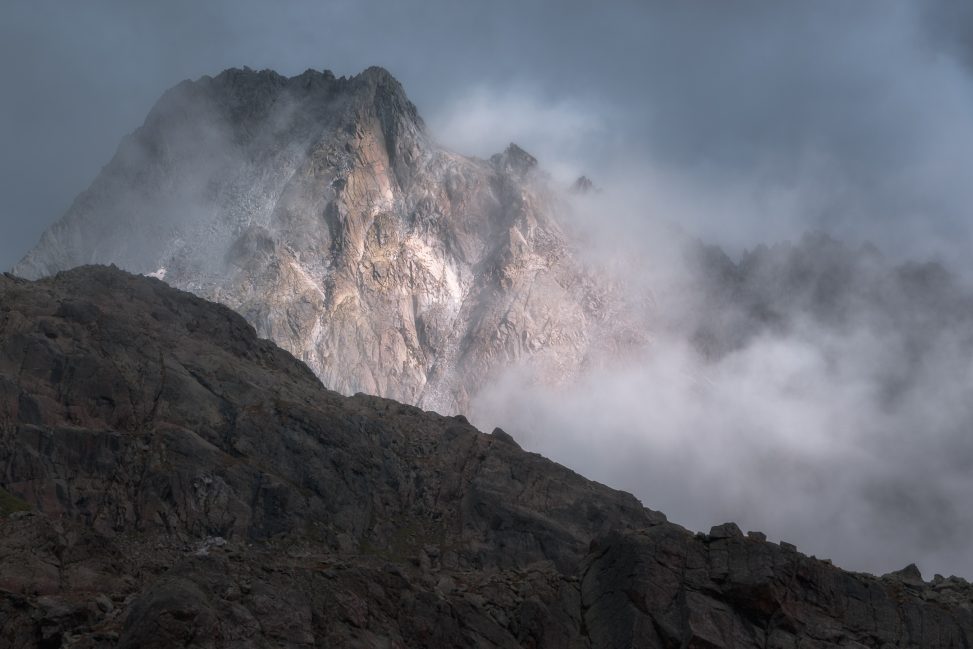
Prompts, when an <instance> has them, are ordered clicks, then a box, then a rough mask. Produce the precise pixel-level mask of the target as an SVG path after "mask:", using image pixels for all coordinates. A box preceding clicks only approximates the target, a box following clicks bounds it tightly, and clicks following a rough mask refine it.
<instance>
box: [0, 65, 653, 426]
mask: <svg viewBox="0 0 973 649" xmlns="http://www.w3.org/2000/svg"><path fill="white" fill-rule="evenodd" d="M536 166H537V161H536V160H535V159H534V158H533V157H531V156H530V155H529V154H528V153H526V152H524V151H523V150H521V149H520V148H519V147H517V146H516V145H511V146H510V147H509V148H508V149H507V150H506V151H505V152H504V153H502V154H498V155H496V156H494V157H493V158H492V159H490V160H489V161H486V160H478V159H473V158H467V157H464V156H461V155H457V154H455V153H452V152H450V151H447V150H445V149H443V148H441V147H439V146H437V145H436V144H435V143H434V142H433V141H432V140H431V139H430V137H429V136H428V135H427V133H426V131H425V129H424V126H423V123H422V120H421V119H420V117H419V116H418V114H417V112H416V109H415V107H414V106H413V105H412V104H411V103H410V102H409V100H408V99H407V97H406V96H405V93H404V92H403V90H402V88H401V86H400V85H399V83H398V82H397V81H396V80H395V79H393V78H392V77H391V76H390V75H389V74H388V72H386V71H384V70H382V69H380V68H370V69H368V70H366V71H365V72H363V73H361V74H360V75H358V76H355V77H352V78H344V77H341V78H335V77H334V75H332V74H331V73H330V72H327V71H325V72H323V73H321V72H315V71H312V70H308V71H307V72H305V73H304V74H302V75H300V76H297V77H293V78H285V77H283V76H280V75H278V74H276V73H274V72H270V71H263V72H254V71H251V70H227V71H225V72H223V73H222V74H220V75H218V76H217V77H215V78H209V77H204V78H202V79H200V80H198V81H195V82H189V81H187V82H184V83H182V84H180V85H178V86H176V87H175V88H172V89H171V90H169V91H168V92H166V93H165V95H164V96H163V97H162V99H160V101H159V102H158V104H157V105H156V106H155V107H154V108H153V109H152V111H151V112H150V114H149V116H148V118H147V119H146V121H145V124H144V125H143V126H142V127H141V128H139V129H138V130H137V131H136V132H135V133H133V134H132V135H130V136H129V137H127V138H126V139H125V140H124V141H123V142H122V144H121V146H120V147H119V150H118V153H117V154H116V156H115V157H114V159H113V160H112V161H111V162H110V163H109V164H108V165H107V166H106V167H105V168H104V169H103V171H102V172H101V174H100V175H99V176H98V178H97V179H96V180H95V182H94V183H93V184H92V186H91V187H90V189H88V190H87V191H86V192H84V193H83V194H81V195H80V196H79V197H78V198H77V200H76V201H75V203H74V205H73V206H72V207H71V208H70V210H69V211H68V212H67V214H66V215H65V216H64V217H63V218H62V219H61V220H60V221H59V222H58V223H57V224H55V225H54V226H53V227H51V228H50V229H49V230H48V231H47V232H46V233H45V234H44V236H43V238H42V240H41V242H40V243H39V244H38V246H37V247H36V248H35V249H34V250H32V251H31V252H30V253H29V254H28V255H27V256H26V257H25V258H24V259H23V260H22V261H21V263H20V264H18V265H17V266H16V268H15V269H14V273H15V274H17V275H21V276H24V277H28V278H37V277H41V276H45V275H48V274H50V273H53V272H56V271H58V270H64V269H67V268H72V267H74V266H77V265H80V264H87V263H105V264H107V263H114V264H117V265H118V266H120V267H121V268H124V269H126V270H129V271H132V272H136V273H142V274H150V273H151V274H154V275H156V276H158V277H163V278H164V279H165V281H166V282H168V283H170V284H172V285H174V286H177V287H179V288H183V289H186V290H189V291H192V292H194V293H196V294H198V295H201V296H203V297H205V298H207V299H211V300H215V301H218V302H221V303H223V304H226V305H228V306H230V307H231V308H233V309H235V310H236V311H238V312H239V313H241V314H243V315H244V317H245V318H247V320H248V321H249V322H250V323H251V324H253V325H254V326H255V327H256V329H257V331H258V332H259V334H260V335H261V336H265V337H268V338H270V339H272V340H274V341H275V342H277V343H278V344H279V345H281V346H282V347H284V348H285V349H287V350H288V351H290V352H292V353H293V354H294V355H295V356H297V357H298V358H300V359H301V360H303V361H305V362H306V363H307V364H308V365H309V366H310V367H311V368H312V369H313V370H314V372H315V373H316V374H317V375H318V376H319V377H320V378H321V379H322V380H323V381H324V383H325V384H326V385H328V386H329V387H331V388H333V389H336V390H338V391H340V392H343V393H346V394H351V393H353V392H357V391H363V392H368V393H370V394H378V395H381V396H385V397H391V398H395V399H398V400H400V401H405V402H407V403H413V404H419V405H422V406H423V407H427V408H435V409H437V410H440V411H442V412H447V413H455V412H461V411H465V410H466V409H467V407H468V405H469V400H470V398H471V396H472V395H474V394H475V393H476V392H477V390H478V389H479V387H480V386H481V385H482V383H483V382H484V381H485V380H486V379H487V378H488V377H489V376H490V374H491V372H493V371H494V370H495V369H496V368H498V367H507V366H510V365H515V364H519V363H525V364H527V365H529V366H530V367H531V368H532V371H533V372H534V374H535V375H536V376H537V377H538V378H540V379H542V380H545V381H553V382H557V381H559V380H564V379H565V378H568V377H570V376H571V375H572V374H574V373H575V372H577V370H578V369H579V367H581V366H582V364H583V363H585V362H587V361H589V360H590V359H591V358H592V357H593V356H597V355H599V354H601V353H608V354H611V353H613V352H614V351H615V350H617V349H619V348H625V347H626V346H627V345H628V344H629V343H630V342H631V341H632V340H633V339H634V340H638V339H640V338H641V337H642V335H643V334H642V333H641V332H639V331H638V330H637V328H633V327H630V326H629V327H626V326H625V325H624V324H622V323H624V322H626V320H625V319H624V318H619V317H618V311H619V310H620V309H623V308H624V306H623V305H622V303H621V302H620V300H618V299H617V297H616V296H615V295H613V291H612V289H611V287H610V286H609V285H608V284H606V283H605V282H603V281H600V280H596V279H595V278H593V277H592V276H591V274H590V273H588V272H587V271H586V270H585V269H584V268H583V267H582V266H581V265H580V264H578V263H576V262H575V261H574V260H573V258H572V255H571V251H570V249H569V246H568V244H567V243H566V240H565V237H564V235H563V233H562V231H561V228H560V227H559V226H558V223H557V221H556V220H555V218H554V215H555V213H556V212H557V210H558V209H559V206H558V201H557V200H556V198H555V197H554V196H553V195H552V194H551V193H550V192H549V191H548V190H547V189H546V188H545V184H544V182H543V179H542V178H541V177H540V174H538V172H537V170H536Z"/></svg>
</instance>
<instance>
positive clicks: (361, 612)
mask: <svg viewBox="0 0 973 649" xmlns="http://www.w3.org/2000/svg"><path fill="white" fill-rule="evenodd" d="M673 488H678V485H673ZM971 639H973V589H971V587H970V586H969V584H967V583H965V582H964V581H962V580H960V579H955V578H950V579H941V578H937V579H936V580H934V581H933V582H929V583H927V582H923V581H922V579H921V577H920V576H919V575H918V572H917V571H916V570H915V569H914V568H910V569H907V570H905V571H903V572H901V573H898V574H893V575H889V576H886V577H884V578H876V577H872V576H869V575H860V574H851V573H847V572H844V571H842V570H840V569H838V568H837V567H835V566H832V565H831V564H830V562H827V561H821V560H817V559H814V558H813V557H810V558H809V557H806V556H803V555H802V554H800V553H798V552H797V551H796V550H795V548H794V547H793V546H790V545H788V544H785V543H781V544H779V545H778V544H774V543H769V542H767V541H765V540H764V539H763V537H762V535H760V534H756V533H753V534H749V535H748V536H744V535H743V534H742V533H740V531H739V529H737V528H736V526H735V525H732V524H727V525H721V526H717V527H714V528H713V529H712V530H711V531H710V533H709V534H708V535H703V534H696V535H694V534H692V533H690V532H687V531H686V530H684V529H682V528H680V527H678V526H676V525H673V524H670V523H667V522H666V521H665V518H664V516H662V515H661V514H659V513H657V512H653V511H651V510H648V509H645V508H643V507H642V506H641V505H640V504H639V503H638V502H637V501H636V500H635V499H634V498H633V497H632V496H630V495H627V494H624V493H621V492H617V491H613V490H611V489H608V488H606V487H604V486H601V485H598V484H595V483H592V482H590V481H588V480H585V479H584V478H582V477H580V476H578V475H576V474H574V473H572V472H571V471H568V470H567V469H565V468H564V467H561V466H559V465H556V464H554V463H551V462H549V461H547V460H545V459H544V458H542V457H540V456H538V455H534V454H530V453H526V452H524V451H522V450H521V449H520V448H519V447H518V446H517V444H516V442H515V441H514V440H513V439H511V438H510V436H508V435H506V434H505V433H503V431H500V430H497V431H494V433H493V434H492V435H484V434H482V433H479V432H478V431H476V430H475V429H473V428H472V427H471V426H470V425H469V424H468V423H467V422H466V421H465V420H464V419H463V418H462V417H443V416H440V415H437V414H435V413H430V412H423V411H421V410H419V409H418V408H415V407H412V406H408V405H403V404H400V403H396V402H394V401H390V400H385V399H381V398H378V397H370V396H361V395H359V396H355V397H343V396H341V395H339V394H337V393H335V392H331V391H328V390H326V389H324V388H323V387H322V386H321V384H320V383H319V381H318V380H317V379H316V378H315V376H314V375H313V374H312V373H311V372H310V371H309V370H308V369H307V367H306V366H305V365H303V364H302V363H300V362H298V361H296V360H295V359H294V358H293V357H292V356H290V355H289V354H288V353H286V352H284V351H282V350H280V349H279V348H278V347H276V346H275V345H274V344H272V343H270V342H267V341H264V340H260V339H258V338H257V336H256V334H255V332H254V330H253V329H252V328H251V327H250V326H249V325H248V324H247V323H246V322H245V321H244V320H243V319H242V318H241V317H240V316H238V315H236V314H235V313H234V312H232V311H231V310H229V309H227V308H225V307H222V306H218V305H215V304H211V303H207V302H205V301H203V300H201V299H199V298H196V297H194V296H192V295H190V294H188V293H184V292H181V291H178V290H175V289H173V288H170V287H168V286H166V285H165V284H164V283H162V282H160V281H157V280H154V279H150V278H144V277H136V276H132V275H129V274H127V273H124V272H121V271H119V270H116V269H110V268H103V267H87V268H80V269H77V270H73V271H70V272H66V273H61V274H58V275H56V276H55V277H53V278H49V279H45V280H41V281H38V282H28V281H25V280H21V279H16V278H14V277H12V276H3V277H0V645H2V646H4V647H11V648H19V647H38V646H39V647H86V648H92V647H98V648H108V647H143V648H150V647H171V646H186V647H309V646H343V647H376V648H377V647H457V646H464V647H466V646H469V647H552V648H553V647H558V648H561V647H599V648H602V647H754V648H757V647H759V648H761V649H764V648H767V647H778V648H785V647H786V648H795V647H969V646H970V645H971Z"/></svg>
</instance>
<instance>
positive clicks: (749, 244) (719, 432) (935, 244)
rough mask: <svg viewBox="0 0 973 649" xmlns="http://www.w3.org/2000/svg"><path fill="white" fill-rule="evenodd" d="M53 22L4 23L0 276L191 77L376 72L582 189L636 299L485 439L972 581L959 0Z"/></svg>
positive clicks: (497, 146)
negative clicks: (634, 343) (243, 70)
mask: <svg viewBox="0 0 973 649" xmlns="http://www.w3.org/2000/svg"><path fill="white" fill-rule="evenodd" d="M52 6H53V5H46V4H45V3H43V2H40V3H27V2H13V3H10V4H8V5H6V6H5V7H4V8H3V9H2V10H0V16H2V17H3V18H5V20H0V52H2V53H3V55H4V58H5V60H9V61H18V62H19V65H16V66H13V67H14V69H12V70H11V71H10V74H11V80H10V82H9V86H10V87H11V88H13V89H16V90H17V92H12V93H11V94H10V95H9V97H10V101H9V102H4V104H3V105H2V106H0V129H2V132H0V135H2V138H3V141H4V142H5V147H4V150H3V152H2V153H0V155H2V158H0V160H2V167H0V169H2V171H3V173H2V174H0V223H2V227H3V230H2V232H3V236H2V237H0V267H3V268H7V267H9V266H11V265H12V264H13V263H15V262H16V261H17V260H18V259H19V258H20V256H21V255H23V253H24V252H26V250H27V249H28V248H29V247H30V245H31V244H32V243H33V242H34V241H36V238H37V237H38V236H39V235H40V232H41V231H42V230H43V229H44V227H46V226H47V225H48V224H50V223H51V222H53V221H54V220H55V219H56V218H57V217H59V216H60V215H61V214H62V213H63V211H64V210H65V209H66V208H67V207H68V205H69V204H70V202H71V200H72V198H73V197H74V196H75V195H77V194H78V192H80V191H81V190H82V189H83V188H84V187H86V186H87V184H88V183H89V182H90V180H91V179H92V178H94V176H95V175H96V173H97V171H98V168H99V166H100V165H101V164H104V162H105V161H106V160H108V159H109V158H110V157H111V154H112V152H113V151H114V150H115V147H116V146H117V143H118V141H119V140H120V138H121V136H122V135H123V134H125V133H127V132H130V131H132V130H133V129H134V128H135V127H137V126H138V125H139V124H140V123H141V121H142V119H143V118H144V116H145V114H146V112H147V111H148V109H149V107H150V106H151V105H152V103H153V102H154V101H155V99H156V98H157V97H158V96H159V94H161V92H162V90H163V89H164V88H166V87H169V86H172V85H174V84H176V83H178V82H179V81H180V80H181V79H184V78H196V77H199V76H201V75H204V74H215V73H217V72H218V71H219V70H221V69H223V68H226V67H231V66H243V65H248V66H250V67H252V68H256V69H261V68H272V69H276V70H277V71H279V72H281V73H283V74H296V73H300V72H301V71H303V70H304V69H306V68H308V67H311V68H316V69H321V68H330V69H333V70H334V71H335V72H336V73H337V74H339V75H341V74H355V73H357V72H359V71H360V70H362V69H364V68H365V67H367V66H368V65H372V64H379V65H383V66H385V67H387V68H389V69H390V70H391V72H392V73H393V74H395V75H396V76H397V77H398V78H399V79H400V80H401V81H402V83H403V85H404V86H405V88H406V90H407V92H408V93H409V95H410V97H411V98H412V100H413V101H414V102H415V103H416V104H417V105H418V106H419V109H420V112H421V113H422V114H423V116H424V117H425V119H426V122H427V124H428V125H429V131H430V133H431V134H432V136H433V137H435V138H436V139H437V140H439V141H441V142H442V143H443V144H444V145H446V146H448V147H450V148H452V149H454V150H456V151H457V152H460V153H464V154H472V155H477V156H480V157H489V156H490V155H491V154H492V153H495V152H498V151H501V150H503V149H504V148H505V147H506V145H507V143H508V142H511V141H513V142H516V143H518V144H519V145H521V146H523V147H524V148H525V149H527V150H528V151H529V152H530V153H532V154H533V155H535V156H536V157H538V158H539V159H540V163H541V167H542V168H543V169H544V171H545V173H547V174H549V179H548V182H550V183H551V184H552V185H553V186H556V187H561V188H566V187H568V186H569V185H570V184H571V182H572V181H573V180H574V179H575V178H576V177H578V176H579V175H582V174H584V175H587V176H588V177H590V178H591V179H592V180H593V182H594V183H595V185H596V186H597V187H598V189H599V191H597V192H594V193H592V194H589V195H586V196H581V197H577V196H573V197H570V196H566V197H565V199H564V200H565V201H566V203H568V204H570V208H569V209H567V210H566V211H565V213H564V227H565V228H567V229H569V230H571V231H572V232H573V233H574V235H575V236H576V238H577V241H578V242H579V243H578V250H577V253H578V254H579V255H580V256H581V257H582V258H583V259H585V261H586V262H587V263H588V264H589V265H590V266H591V267H593V268H599V269H603V270H604V271H605V272H609V273H611V274H612V275H613V277H614V278H615V280H616V281H617V282H618V283H619V284H620V285H621V286H623V287H624V288H625V290H626V292H627V293H628V295H629V297H630V298H631V301H632V302H633V303H637V304H639V305H643V303H644V312H642V313H641V314H640V315H641V316H642V317H644V319H645V322H646V323H647V324H646V329H647V331H648V333H649V334H650V336H651V338H652V343H651V344H650V345H648V346H647V347H646V348H645V349H643V350H640V353H639V354H637V355H634V356H633V357H630V358H627V359H611V362H605V363H600V364H599V363H595V364H593V365H592V369H591V370H590V371H589V372H588V373H586V374H584V375H583V376H580V377H578V378H577V380H576V381H575V382H574V383H569V384H566V385H561V386H558V387H544V386H541V385H538V384H536V383H534V382H533V381H532V380H531V377H530V376H529V375H527V374H525V373H524V372H523V371H522V370H521V369H520V368H511V369H510V370H509V371H508V372H506V373H505V374H504V375H502V376H500V377H497V379H496V380H495V381H494V382H493V384H492V385H491V386H490V387H489V389H488V390H486V391H485V392H484V393H483V394H482V395H481V396H480V398H479V400H478V401H477V403H476V404H475V409H474V412H473V413H471V416H472V418H473V420H474V422H475V423H477V424H478V425H479V426H481V427H482V428H484V429H486V430H490V429H491V428H492V427H493V426H495V425H499V426H501V427H502V428H504V429H505V430H507V431H508V432H510V433H511V434H513V435H514V436H515V438H517V440H518V441H520V442H521V443H522V444H523V445H524V446H526V447H527V448H529V449H531V450H536V451H539V452H541V453H543V454H545V455H548V456H549V457H551V458H553V459H555V460H557V461H560V462H562V463H564V464H566V465H568V466H570V467H571V468H573V469H575V470H577V471H579V472H581V473H583V474H585V475H587V476H589V477H591V478H593V479H596V480H599V481H602V482H605V483H607V484H609V485H611V486H614V487H617V488H620V489H626V490H630V491H632V492H633V493H635V494H636V495H637V496H638V497H639V498H641V499H642V500H643V502H644V503H645V504H646V505H647V506H649V507H652V508H655V509H660V510H662V511H665V512H666V513H667V514H668V515H669V517H670V519H672V520H673V521H675V522H677V523H681V524H683V525H686V526H688V527H691V528H694V529H700V530H703V531H705V530H708V529H709V527H710V525H713V524H716V523H720V522H723V521H726V520H735V521H737V522H738V523H740V525H741V526H742V527H744V528H745V529H747V528H749V529H759V530H762V531H764V532H766V533H767V534H768V535H769V536H770V538H772V539H784V540H788V541H791V542H794V543H797V544H798V545H799V547H800V548H801V549H802V550H803V551H805V552H808V553H813V554H816V555H818V556H820V557H829V558H832V559H833V560H834V561H836V562H837V563H839V564H840V565H842V566H843V567H846V568H849V569H854V570H869V571H874V572H878V573H882V572H887V571H890V570H894V569H898V568H901V567H902V566H904V565H906V564H907V563H910V562H913V561H915V562H917V563H918V564H919V566H920V568H921V569H922V570H923V572H924V574H925V575H926V577H929V576H931V574H932V573H934V572H941V573H943V574H950V573H955V574H961V575H965V576H967V577H971V576H973V559H971V558H970V557H969V553H968V551H967V550H966V547H965V545H966V542H965V537H966V535H967V534H968V532H969V530H970V529H971V525H973V506H971V505H969V504H968V502H969V500H970V499H969V497H968V494H969V493H970V491H971V489H970V488H971V487H973V484H971V482H973V478H970V477H969V476H970V475H971V473H970V471H969V469H970V466H971V463H973V448H971V446H973V438H971V436H970V435H969V427H970V422H971V421H973V419H971V414H973V413H971V412H970V408H971V407H973V406H970V405H968V404H969V402H970V401H973V400H971V399H970V398H969V395H970V389H971V387H973V386H971V381H973V376H971V370H973V367H971V364H970V361H969V360H968V359H970V358H973V354H971V352H973V343H971V337H973V327H971V325H973V315H971V313H973V307H971V304H973V292H971V289H970V287H969V280H970V277H973V267H971V266H970V265H969V262H968V260H967V257H968V250H969V248H970V244H971V243H973V231H971V223H973V221H971V219H970V218H969V217H970V213H969V212H970V206H971V205H973V186H971V184H970V182H969V170H970V169H973V111H971V110H970V107H971V105H973V82H971V79H973V77H971V74H973V48H971V45H970V43H971V42H973V41H971V39H970V34H971V33H973V15H971V13H970V11H969V10H968V8H966V7H965V5H964V4H963V3H959V2H949V1H942V2H919V1H918V0H915V1H909V0H900V1H892V2H878V1H866V2H856V3H848V2H843V1H842V2H839V1H825V2H816V3H802V4H798V3H787V4H782V3H757V2H741V3H734V5H733V6H732V7H730V6H728V5H723V4H718V3H661V2H627V1H618V2H612V3H608V4H598V5H590V4H588V3H584V2H573V1H572V2H566V3H554V2H527V3H513V2H498V3H491V4H490V5H489V6H487V5H476V6H474V5H460V4H456V3H447V2H444V1H442V2H440V1H434V2H425V3H415V4H410V3H401V4H395V5H392V4H391V3H382V2H376V1H369V2H359V3H349V2H336V3H327V4H321V3H312V2H294V3H288V4H287V5H286V6H285V7H283V8H282V7H278V6H271V5H264V4H262V3H258V2H233V3H230V2H214V3H211V4H209V5H207V7H206V8H204V9H202V8H199V6H198V4H197V3H186V2H174V3H166V5H165V6H162V5H160V6H158V7H155V8H144V7H143V8H139V7H136V6H135V5H130V4H129V3H118V2H109V1H104V2H95V3H90V4H88V5H87V6H86V7H85V8H71V9H68V10H65V9H64V8H63V7H55V9H56V10H52ZM123 50H124V51H125V52H127V53H128V55H127V56H124V57H121V56H119V52H120V51H123ZM79 53H80V54H81V55H79ZM190 217H192V214H189V213H187V214H186V218H190ZM807 233H811V234H810V235H807ZM146 236H149V235H146ZM639 308H643V307H642V306H640V307H639Z"/></svg>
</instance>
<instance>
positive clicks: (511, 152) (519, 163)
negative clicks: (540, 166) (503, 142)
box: [490, 142, 537, 177]
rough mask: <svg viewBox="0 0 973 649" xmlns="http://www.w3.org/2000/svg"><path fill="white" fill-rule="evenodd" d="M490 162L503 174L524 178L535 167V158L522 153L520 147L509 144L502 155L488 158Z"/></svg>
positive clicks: (524, 152)
mask: <svg viewBox="0 0 973 649" xmlns="http://www.w3.org/2000/svg"><path fill="white" fill-rule="evenodd" d="M490 162H492V163H493V165H494V166H495V167H497V168H498V169H500V170H501V171H503V172H506V173H511V174H514V175H517V176H521V177H522V176H526V175H527V174H528V173H529V172H530V171H531V170H532V169H534V168H535V167H537V158H535V157H534V156H532V155H531V154H529V153H527V152H526V151H524V150H523V149H522V148H520V146H518V145H517V144H514V143H513V142H511V143H510V144H508V145H507V148H506V149H504V152H503V153H497V154H494V155H493V156H491V157H490Z"/></svg>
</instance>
